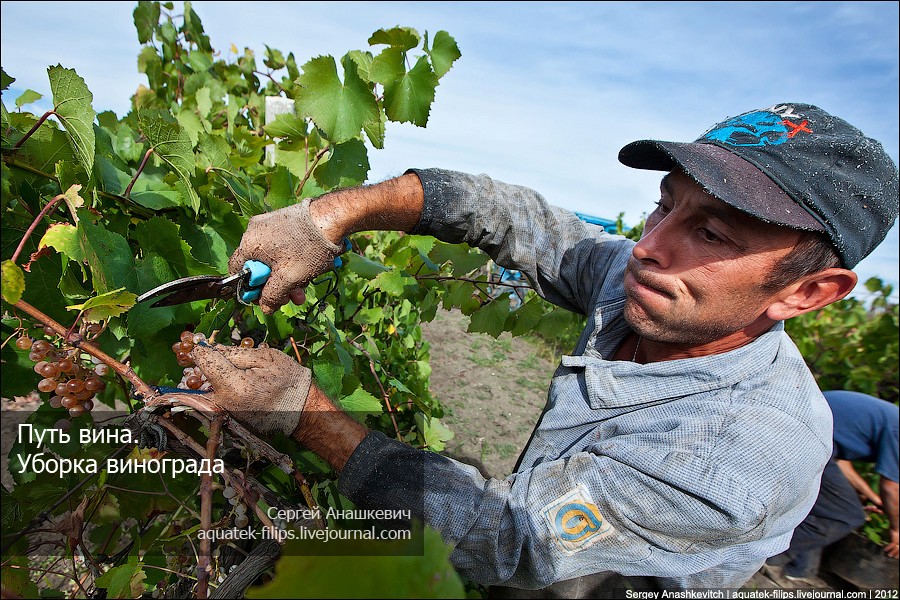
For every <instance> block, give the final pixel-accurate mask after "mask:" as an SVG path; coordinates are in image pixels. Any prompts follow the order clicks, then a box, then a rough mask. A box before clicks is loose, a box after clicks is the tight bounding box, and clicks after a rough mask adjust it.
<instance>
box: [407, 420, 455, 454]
mask: <svg viewBox="0 0 900 600" xmlns="http://www.w3.org/2000/svg"><path fill="white" fill-rule="evenodd" d="M415 420H416V427H418V428H419V431H421V432H422V436H423V437H424V438H425V445H426V446H428V448H429V449H431V450H434V451H435V452H440V451H442V450H443V449H444V448H446V446H447V444H446V442H448V441H450V440H452V439H453V435H454V434H453V432H452V431H451V430H450V429H449V428H447V426H446V425H444V424H443V423H441V420H440V419H436V418H434V417H429V416H426V415H425V414H423V413H420V412H417V413H416V415H415Z"/></svg>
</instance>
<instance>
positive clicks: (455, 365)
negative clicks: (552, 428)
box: [422, 310, 556, 478]
mask: <svg viewBox="0 0 900 600" xmlns="http://www.w3.org/2000/svg"><path fill="white" fill-rule="evenodd" d="M468 323H469V320H468V318H467V317H465V316H463V315H462V314H461V313H459V312H457V311H444V310H439V311H438V313H437V316H436V317H435V319H434V321H432V322H431V323H425V324H423V325H422V331H423V335H424V337H425V339H426V340H428V341H429V342H430V343H431V392H432V394H434V396H435V397H436V398H438V399H439V400H440V401H441V404H443V406H444V409H445V410H446V411H447V415H446V416H445V417H444V419H443V422H444V423H445V424H446V425H447V426H448V427H450V429H452V430H453V432H454V433H455V437H454V438H453V439H452V440H450V442H449V443H448V444H447V451H446V454H447V455H449V456H452V457H454V458H456V459H458V460H461V461H462V462H465V463H468V464H472V465H475V466H477V467H479V468H480V469H481V470H482V473H487V474H488V475H490V476H492V477H501V478H502V477H505V476H506V475H508V474H510V473H511V472H512V470H513V467H514V466H515V464H516V460H517V459H518V457H519V453H520V452H521V451H522V449H523V448H524V447H525V444H526V443H527V442H528V438H529V437H530V436H531V432H532V430H533V429H534V425H535V423H536V422H537V419H538V417H539V416H540V414H541V410H542V409H543V407H544V403H545V402H546V399H547V388H548V387H549V385H550V378H551V376H552V375H553V371H554V370H555V369H556V359H555V358H554V359H552V360H551V357H549V356H548V355H547V353H546V351H544V350H543V349H542V348H540V347H539V346H538V345H537V344H535V343H534V342H532V341H530V340H528V339H526V338H522V337H517V338H514V337H512V336H510V335H509V334H503V335H501V336H500V337H499V338H498V339H494V338H492V337H491V336H489V335H486V334H482V333H467V332H466V328H467V327H468Z"/></svg>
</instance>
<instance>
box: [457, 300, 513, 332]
mask: <svg viewBox="0 0 900 600" xmlns="http://www.w3.org/2000/svg"><path fill="white" fill-rule="evenodd" d="M508 316H509V296H507V295H505V294H504V295H503V296H500V297H498V298H496V299H495V300H493V301H491V302H488V303H487V304H485V305H484V306H482V307H481V308H479V309H478V310H476V311H475V312H474V313H473V314H472V317H471V319H472V320H471V322H470V323H469V328H468V330H467V331H469V332H483V333H486V334H488V335H490V336H491V337H494V338H497V337H499V336H500V334H501V333H503V331H504V326H505V325H506V318H507V317H508Z"/></svg>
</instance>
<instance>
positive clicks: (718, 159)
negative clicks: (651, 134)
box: [619, 140, 825, 231]
mask: <svg viewBox="0 0 900 600" xmlns="http://www.w3.org/2000/svg"><path fill="white" fill-rule="evenodd" d="M619 161H620V162H621V163H622V164H624V165H627V166H629V167H633V168H635V169H647V170H652V171H671V170H673V169H675V168H676V167H678V168H681V169H682V170H683V171H684V172H685V173H687V174H688V175H689V176H690V177H691V178H693V179H694V180H695V181H697V183H699V184H700V185H701V186H703V188H704V189H705V190H706V191H708V192H709V193H710V194H712V195H713V196H715V197H716V198H718V199H719V200H722V201H723V202H725V203H727V204H730V205H731V206H733V207H735V208H737V209H738V210H741V211H743V212H746V213H748V214H750V215H752V216H754V217H756V218H757V219H760V220H761V221H765V222H767V223H775V224H777V225H784V226H786V227H790V228H792V229H803V230H807V231H825V227H823V225H822V223H821V222H820V221H819V220H818V219H817V218H816V217H814V216H813V215H812V214H810V213H809V212H807V210H806V209H805V208H804V207H803V206H802V205H801V204H799V203H798V202H796V201H795V200H794V199H793V198H791V197H790V196H789V195H788V194H787V193H786V192H785V191H784V190H783V189H781V188H780V187H779V186H778V184H776V183H775V182H774V181H772V179H770V178H769V177H768V176H767V175H766V174H765V173H763V172H762V171H761V170H759V169H758V168H757V167H756V166H754V165H753V164H751V163H750V162H748V161H746V160H744V159H743V158H741V157H739V156H737V155H736V154H734V153H732V152H729V151H728V150H726V149H725V148H722V147H720V146H716V145H713V144H700V143H696V142H691V143H681V142H661V141H657V140H640V141H637V142H632V143H630V144H628V145H627V146H625V147H624V148H622V149H621V150H620V151H619Z"/></svg>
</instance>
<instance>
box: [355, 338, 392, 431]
mask: <svg viewBox="0 0 900 600" xmlns="http://www.w3.org/2000/svg"><path fill="white" fill-rule="evenodd" d="M348 341H349V342H350V343H351V344H353V346H355V347H356V349H358V350H359V351H360V352H362V353H363V354H365V356H366V358H367V359H369V370H370V371H371V372H372V377H374V378H375V383H377V384H378V387H379V388H380V389H381V398H382V400H384V405H385V407H386V408H387V411H388V414H389V415H390V416H391V423H393V424H394V431H395V432H396V434H397V439H398V440H400V439H401V436H400V427H398V426H397V419H396V418H395V417H394V407H393V406H391V397H390V395H389V394H388V393H387V390H385V389H384V386H383V385H381V378H380V377H379V376H378V373H377V372H376V371H375V361H374V359H372V355H371V354H369V353H368V352H367V351H366V349H365V348H363V347H362V346H360V345H359V344H358V343H356V342H355V341H354V340H348Z"/></svg>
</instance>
